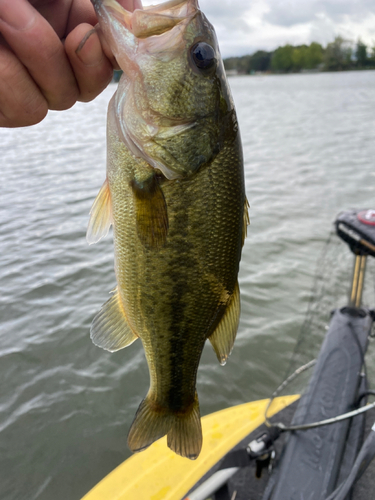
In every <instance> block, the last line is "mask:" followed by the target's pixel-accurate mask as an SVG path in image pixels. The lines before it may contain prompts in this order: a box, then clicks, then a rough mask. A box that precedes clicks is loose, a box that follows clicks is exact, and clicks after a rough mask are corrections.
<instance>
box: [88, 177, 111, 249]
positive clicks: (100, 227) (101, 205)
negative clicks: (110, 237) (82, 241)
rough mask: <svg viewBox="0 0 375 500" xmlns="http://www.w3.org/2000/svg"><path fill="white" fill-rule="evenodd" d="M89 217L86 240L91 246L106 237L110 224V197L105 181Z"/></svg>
mask: <svg viewBox="0 0 375 500" xmlns="http://www.w3.org/2000/svg"><path fill="white" fill-rule="evenodd" d="M90 216H91V217H90V221H89V225H88V228H87V233H86V240H87V242H88V243H89V244H90V245H92V244H93V243H97V242H98V241H99V240H100V239H102V238H104V236H107V234H108V231H109V228H110V226H111V224H112V206H111V195H110V192H109V186H108V180H107V179H106V180H105V181H104V184H103V186H102V187H101V189H100V191H99V193H98V196H97V197H96V198H95V201H94V203H93V205H92V207H91V210H90Z"/></svg>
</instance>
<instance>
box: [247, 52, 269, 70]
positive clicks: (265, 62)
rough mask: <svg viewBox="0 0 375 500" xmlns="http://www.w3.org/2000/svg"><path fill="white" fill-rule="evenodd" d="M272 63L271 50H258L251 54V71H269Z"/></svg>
mask: <svg viewBox="0 0 375 500" xmlns="http://www.w3.org/2000/svg"><path fill="white" fill-rule="evenodd" d="M270 64H271V52H266V51H265V50H258V51H257V52H255V54H253V55H252V56H251V59H250V71H268V70H269V69H270Z"/></svg>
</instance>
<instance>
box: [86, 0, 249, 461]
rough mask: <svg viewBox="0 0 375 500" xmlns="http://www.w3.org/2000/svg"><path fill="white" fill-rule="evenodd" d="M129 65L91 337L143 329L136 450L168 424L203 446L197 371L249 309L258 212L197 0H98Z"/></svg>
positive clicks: (114, 133) (110, 161) (96, 234)
mask: <svg viewBox="0 0 375 500" xmlns="http://www.w3.org/2000/svg"><path fill="white" fill-rule="evenodd" d="M92 1H93V5H94V7H95V11H96V14H97V17H98V20H99V27H100V30H101V34H102V35H103V36H104V38H105V40H106V42H107V43H108V45H109V46H110V48H111V50H112V52H113V54H114V56H115V58H116V60H117V62H118V64H119V66H120V67H121V69H122V70H123V75H122V77H121V79H120V82H119V85H118V88H117V90H116V92H115V94H114V96H113V97H112V99H111V101H110V103H109V106H108V115H107V175H106V179H105V182H104V184H103V186H102V188H101V189H100V191H99V194H98V196H97V197H96V199H95V201H94V204H93V206H92V209H91V212H90V213H91V215H90V220H89V225H88V230H87V240H88V242H89V243H90V244H92V243H96V242H97V241H99V240H100V239H101V238H102V237H104V236H105V235H106V234H107V233H108V230H109V227H110V226H111V224H112V225H113V239H114V254H115V273H116V280H117V286H116V288H115V289H114V290H113V294H112V296H111V298H110V299H109V300H108V301H107V302H106V303H105V304H104V305H103V307H102V308H101V310H100V311H99V313H98V314H97V315H96V316H95V318H94V320H93V323H92V326H91V339H92V341H93V342H94V344H95V345H97V346H99V347H101V348H103V349H106V350H108V351H111V352H115V351H118V350H119V349H123V348H125V347H127V346H129V345H130V344H132V343H133V342H134V341H136V340H137V339H138V338H140V339H141V342H142V344H143V347H144V351H145V355H146V360H147V364H148V368H149V373H150V388H149V391H148V393H147V395H146V397H145V398H144V400H143V401H142V402H141V404H140V406H139V408H138V410H137V412H136V415H135V418H134V420H133V423H132V425H131V427H130V430H129V433H128V446H129V448H130V450H132V451H133V452H138V451H141V450H144V449H145V448H147V447H148V446H150V445H151V444H152V443H153V442H154V441H156V440H157V439H159V438H161V437H163V436H165V435H167V445H168V446H169V448H170V449H171V450H173V451H174V452H175V453H176V454H178V455H180V456H182V457H187V458H189V459H192V460H194V459H196V458H197V457H198V455H199V453H200V451H201V448H202V429H201V420H200V410H199V402H198V395H197V390H196V379H197V370H198V365H199V361H200V358H201V354H202V350H203V347H204V344H205V342H206V340H207V339H209V341H210V342H211V344H212V346H213V349H214V351H215V353H216V356H217V358H218V360H219V362H220V363H221V364H222V365H224V364H225V362H226V360H227V358H228V356H229V354H230V352H231V351H232V348H233V343H234V340H235V337H236V333H237V329H238V323H239V316H240V291H239V286H238V271H239V262H240V259H241V251H242V247H243V244H244V239H245V237H246V231H247V225H248V224H249V215H248V202H247V198H246V194H245V186H244V169H243V154H242V146H241V139H240V132H239V127H238V121H237V117H236V112H235V108H234V104H233V99H232V96H231V92H230V89H229V85H228V83H227V80H226V76H225V70H224V66H223V62H222V59H221V56H220V51H219V47H218V42H217V38H216V35H215V31H214V28H213V27H212V25H211V24H210V23H209V21H208V20H207V18H206V17H205V15H204V14H203V12H202V11H201V10H200V8H199V5H198V1H197V0H171V1H168V2H165V3H162V4H159V5H156V6H150V7H145V8H138V9H136V10H134V11H133V12H130V11H127V10H126V9H125V8H124V7H123V6H122V5H121V3H119V2H117V1H116V0H92Z"/></svg>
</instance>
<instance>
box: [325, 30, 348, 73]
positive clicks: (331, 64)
mask: <svg viewBox="0 0 375 500" xmlns="http://www.w3.org/2000/svg"><path fill="white" fill-rule="evenodd" d="M352 53H353V51H352V48H351V44H350V42H349V41H348V40H345V39H344V38H342V37H341V36H337V37H336V38H335V40H334V41H333V42H331V43H329V44H328V45H327V48H326V50H325V54H324V68H325V69H326V70H328V71H341V70H343V69H348V68H349V67H351V66H352Z"/></svg>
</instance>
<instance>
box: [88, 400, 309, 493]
mask: <svg viewBox="0 0 375 500" xmlns="http://www.w3.org/2000/svg"><path fill="white" fill-rule="evenodd" d="M298 398H299V396H285V397H280V398H276V399H275V400H274V402H273V404H272V406H271V408H270V410H269V413H268V415H269V416H272V415H274V414H275V413H278V412H279V411H281V410H282V409H284V408H285V407H287V406H289V405H290V404H291V403H293V402H294V401H295V400H296V399H298ZM268 401H269V400H268V399H263V400H260V401H254V402H251V403H245V404H242V405H238V406H233V407H231V408H227V409H225V410H221V411H218V412H215V413H211V414H210V415H206V416H205V417H203V418H202V432H203V447H202V451H201V454H200V455H199V457H198V458H197V460H194V461H192V460H189V459H187V458H182V457H180V456H178V455H176V454H175V453H173V452H172V451H171V450H170V449H169V448H168V447H167V439H166V437H164V438H162V439H159V441H156V442H155V443H153V444H152V445H151V446H150V447H149V448H147V450H145V451H143V452H141V453H137V454H136V455H133V456H131V457H130V458H129V459H127V460H125V461H124V462H123V463H122V464H120V465H119V466H118V467H116V469H114V470H113V471H112V472H111V473H109V474H108V475H107V476H106V477H105V478H104V479H103V480H102V481H100V482H99V483H98V484H97V485H96V486H94V488H93V489H92V490H90V491H89V492H88V493H87V494H86V495H85V496H84V497H83V498H82V500H181V499H182V498H184V496H185V495H186V493H187V492H188V491H189V490H190V489H191V488H192V487H193V486H194V484H195V483H196V482H197V481H199V479H200V478H201V477H202V476H203V475H204V474H205V473H206V472H207V471H209V470H210V469H211V467H213V466H214V465H215V463H217V462H218V461H219V460H220V459H221V458H222V457H223V456H224V455H225V454H226V453H228V452H229V451H230V450H231V449H232V448H233V447H234V446H235V445H236V444H238V443H239V442H240V441H241V440H242V439H244V438H245V437H246V436H247V435H248V434H250V432H252V431H254V430H255V429H256V428H257V427H259V426H260V425H262V424H263V423H264V413H265V410H266V407H267V404H268Z"/></svg>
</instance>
